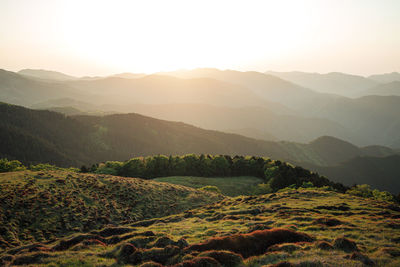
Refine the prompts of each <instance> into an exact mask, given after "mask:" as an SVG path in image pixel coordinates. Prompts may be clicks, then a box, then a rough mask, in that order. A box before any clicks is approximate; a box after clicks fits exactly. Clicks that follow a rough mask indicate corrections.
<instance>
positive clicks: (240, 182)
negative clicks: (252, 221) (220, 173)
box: [154, 176, 263, 196]
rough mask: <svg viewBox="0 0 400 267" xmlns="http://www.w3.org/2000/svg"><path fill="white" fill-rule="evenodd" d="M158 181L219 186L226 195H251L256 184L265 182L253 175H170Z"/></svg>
mask: <svg viewBox="0 0 400 267" xmlns="http://www.w3.org/2000/svg"><path fill="white" fill-rule="evenodd" d="M154 180H155V181H157V182H163V183H171V184H176V185H183V186H188V187H192V188H201V187H204V186H207V185H211V186H216V187H218V188H219V189H220V190H221V192H222V194H224V195H226V196H240V195H251V194H253V193H254V190H255V186H256V185H257V184H260V183H262V182H263V180H262V179H260V178H257V177H252V176H240V177H193V176H170V177H162V178H156V179H154Z"/></svg>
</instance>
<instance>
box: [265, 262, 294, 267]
mask: <svg viewBox="0 0 400 267" xmlns="http://www.w3.org/2000/svg"><path fill="white" fill-rule="evenodd" d="M268 266H269V267H294V265H293V264H291V263H290V262H288V261H281V262H278V263H276V264H272V265H268Z"/></svg>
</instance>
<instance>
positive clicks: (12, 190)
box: [0, 171, 219, 249]
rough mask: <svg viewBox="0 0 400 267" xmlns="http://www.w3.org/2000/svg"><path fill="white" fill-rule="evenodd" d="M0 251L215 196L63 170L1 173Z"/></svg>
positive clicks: (177, 209) (152, 214)
mask: <svg viewBox="0 0 400 267" xmlns="http://www.w3.org/2000/svg"><path fill="white" fill-rule="evenodd" d="M0 193H1V194H0V203H1V205H0V214H1V216H0V225H1V231H0V232H1V239H0V248H1V249H5V248H10V247H15V246H20V245H23V244H27V243H32V242H48V241H50V242H52V241H54V240H56V239H58V238H59V237H62V236H65V235H68V234H71V233H76V232H88V231H92V230H96V229H100V228H103V227H105V226H106V225H118V224H121V223H132V222H135V221H138V220H144V219H150V218H153V217H162V216H167V215H170V214H174V213H178V212H182V211H184V210H187V209H189V208H193V207H197V206H200V205H204V204H207V203H212V202H214V201H216V200H218V199H219V197H218V196H217V195H214V194H211V193H207V192H205V191H196V190H194V189H190V188H188V187H182V186H178V185H172V184H166V183H157V182H154V181H146V180H142V179H137V178H129V179H127V178H121V177H114V176H110V175H94V174H80V173H73V172H65V171H39V172H32V171H20V172H11V173H0Z"/></svg>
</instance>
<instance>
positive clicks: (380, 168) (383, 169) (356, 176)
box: [302, 155, 400, 194]
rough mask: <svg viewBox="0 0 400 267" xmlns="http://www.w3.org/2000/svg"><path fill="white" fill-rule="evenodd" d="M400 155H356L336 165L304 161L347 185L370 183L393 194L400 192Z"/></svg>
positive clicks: (308, 165)
mask: <svg viewBox="0 0 400 267" xmlns="http://www.w3.org/2000/svg"><path fill="white" fill-rule="evenodd" d="M399 164H400V155H391V156H387V157H371V156H363V157H355V158H353V159H350V160H348V161H345V162H342V163H340V164H338V165H336V166H316V165H313V164H307V163H303V164H302V166H304V167H305V168H308V169H311V170H314V171H317V172H318V173H319V174H321V175H325V176H327V177H329V178H330V179H332V180H334V181H337V182H340V183H343V184H345V185H347V186H351V185H353V184H369V185H371V187H373V188H377V189H379V190H386V191H389V192H392V193H393V194H398V193H399V192H400V180H399V177H400V169H399Z"/></svg>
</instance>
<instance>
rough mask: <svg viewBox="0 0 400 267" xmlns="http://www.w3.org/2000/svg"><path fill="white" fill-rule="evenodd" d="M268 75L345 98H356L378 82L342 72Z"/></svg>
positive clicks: (272, 73) (273, 72)
mask: <svg viewBox="0 0 400 267" xmlns="http://www.w3.org/2000/svg"><path fill="white" fill-rule="evenodd" d="M266 73H267V74H271V75H275V76H277V77H280V78H281V79H284V80H288V81H290V82H293V83H295V84H299V85H301V86H304V87H306V88H310V89H313V90H315V91H317V92H322V93H331V94H338V95H344V96H349V97H351V96H354V95H357V94H359V93H360V92H362V91H365V90H367V89H370V88H372V87H374V86H376V85H377V84H378V82H376V81H374V80H371V79H368V78H366V77H363V76H358V75H350V74H346V73H340V72H331V73H326V74H320V73H308V72H299V71H293V72H275V71H268V72H266Z"/></svg>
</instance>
